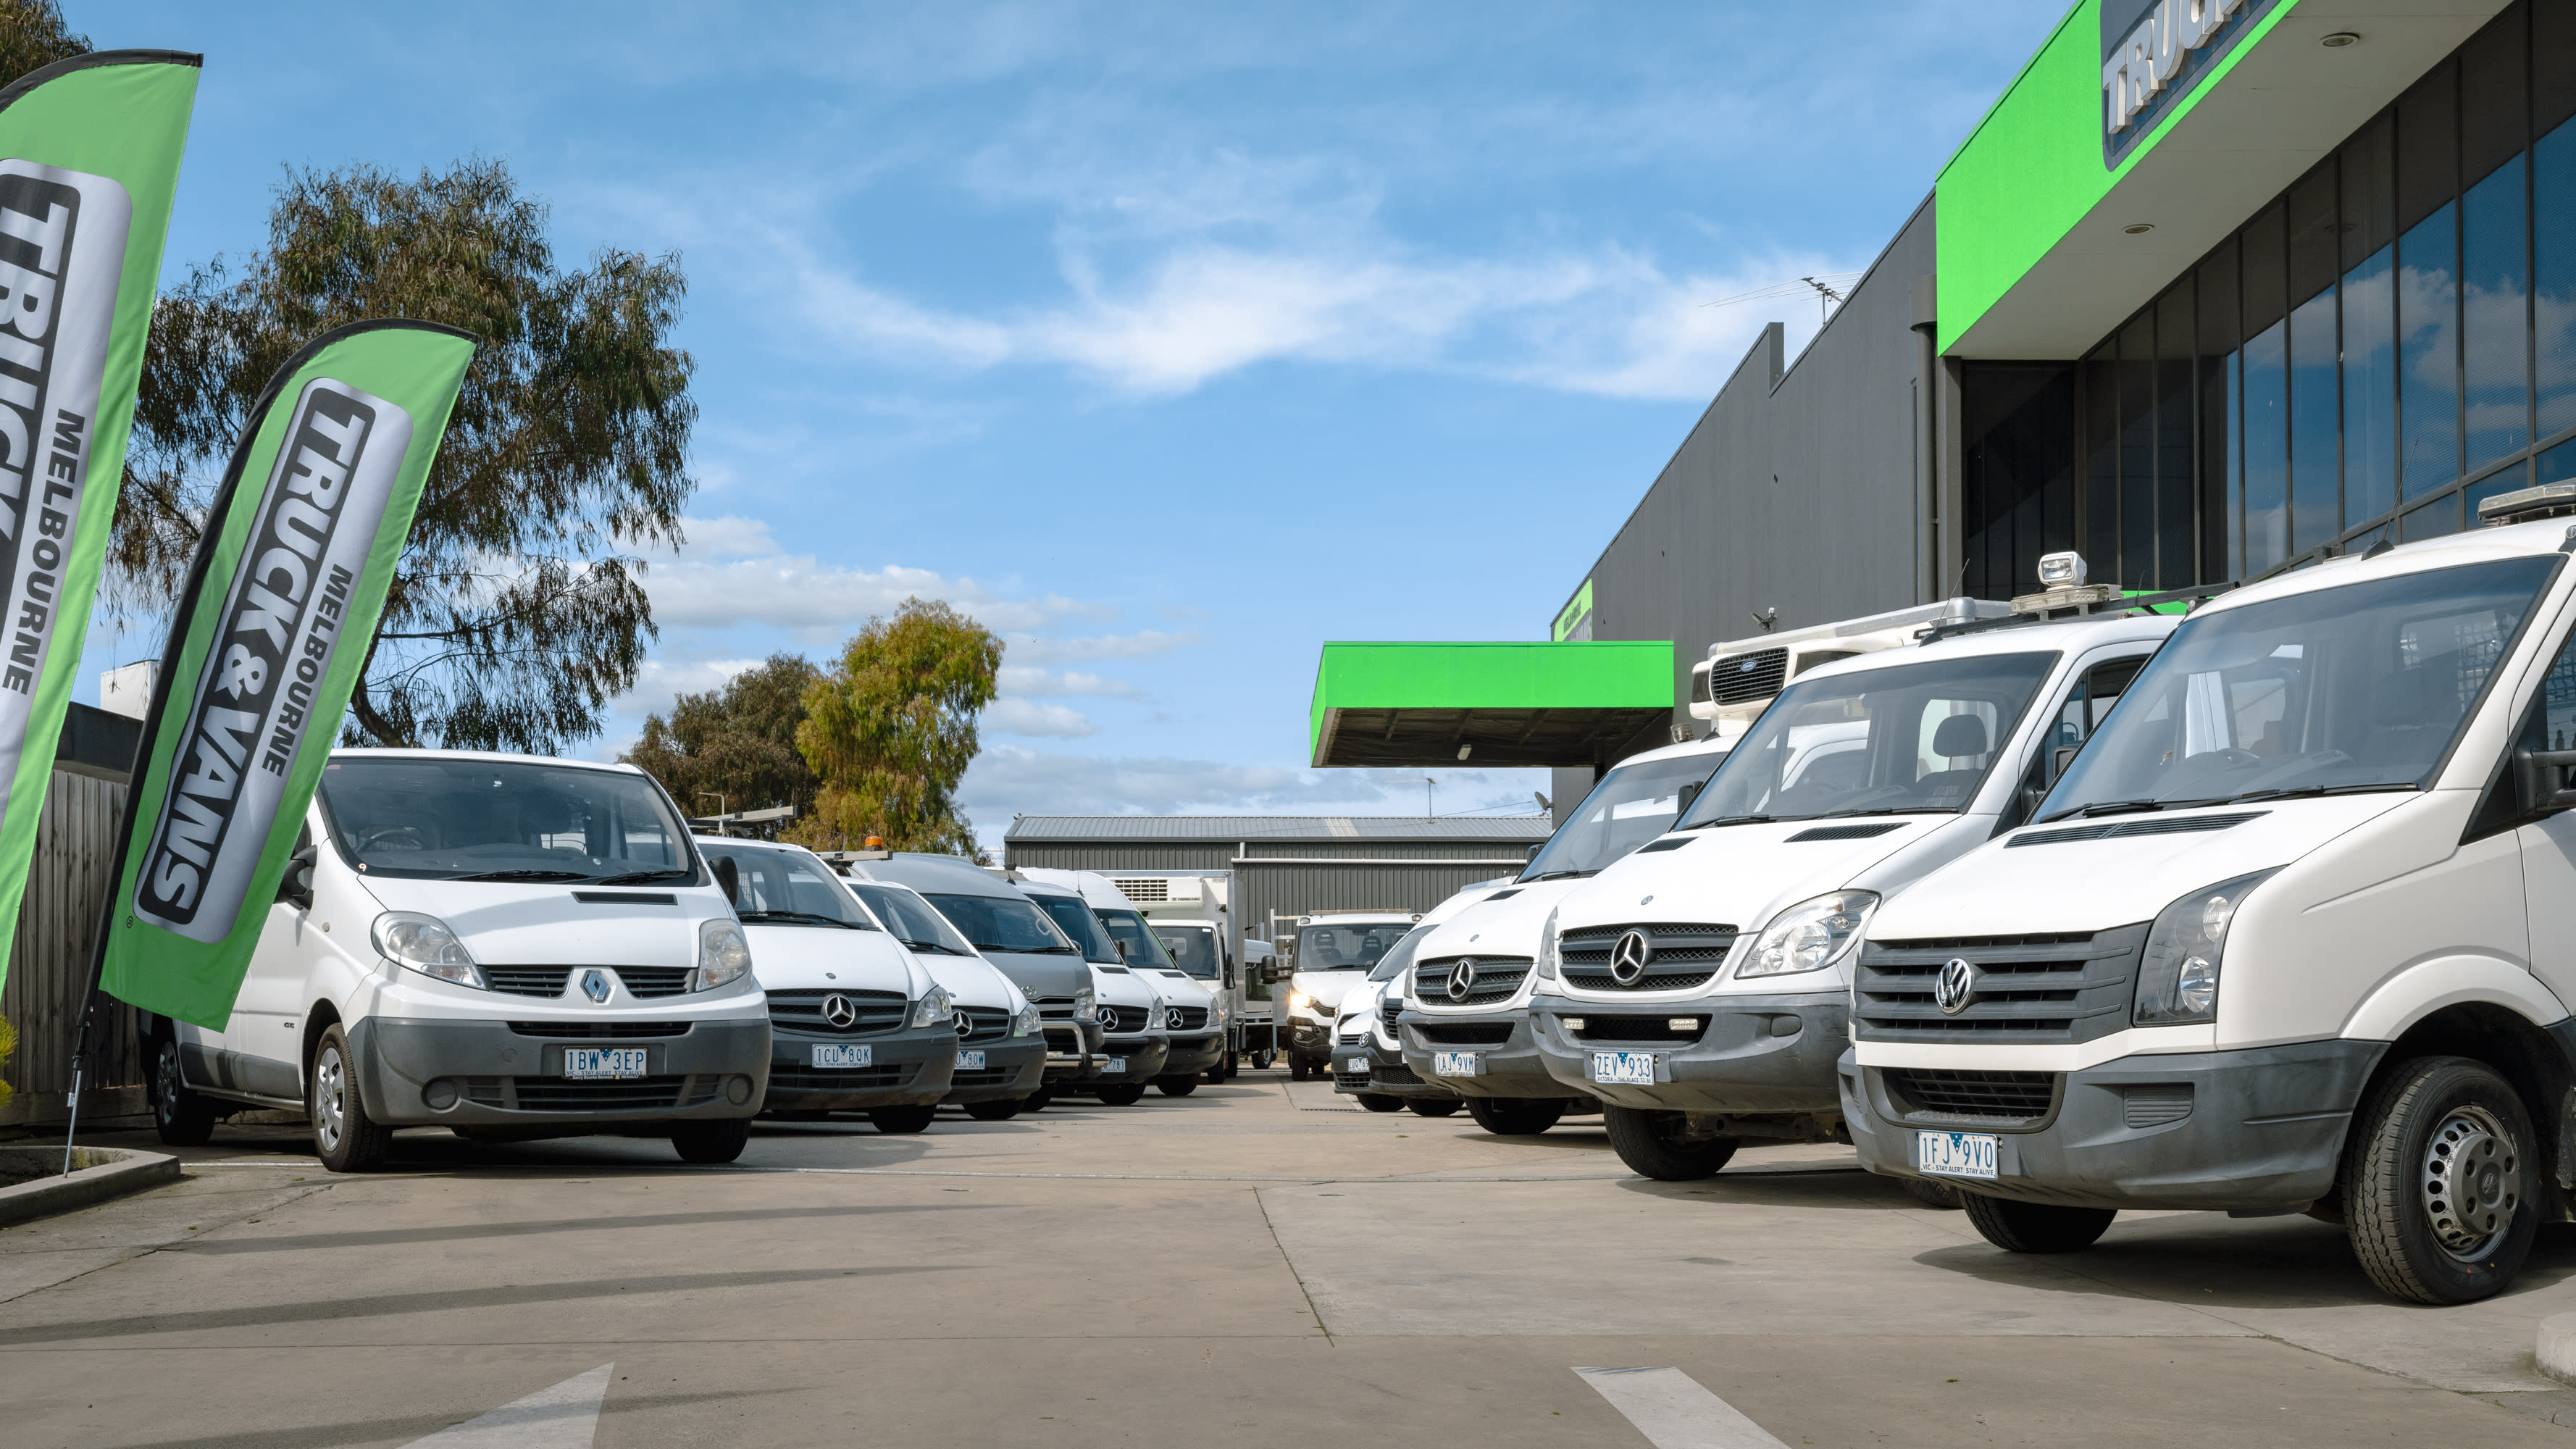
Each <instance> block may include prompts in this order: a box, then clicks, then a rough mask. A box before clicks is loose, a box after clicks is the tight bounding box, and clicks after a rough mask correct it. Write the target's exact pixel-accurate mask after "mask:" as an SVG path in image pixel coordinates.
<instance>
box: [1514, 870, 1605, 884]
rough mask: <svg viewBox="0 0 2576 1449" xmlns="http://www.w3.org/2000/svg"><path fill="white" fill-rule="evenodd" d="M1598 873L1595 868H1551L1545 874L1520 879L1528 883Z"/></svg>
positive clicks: (1581, 876) (1578, 877)
mask: <svg viewBox="0 0 2576 1449" xmlns="http://www.w3.org/2000/svg"><path fill="white" fill-rule="evenodd" d="M1600 873H1601V872H1599V871H1597V870H1552V871H1549V872H1547V873H1546V874H1545V875H1525V876H1522V877H1521V880H1522V881H1523V882H1524V883H1529V882H1535V881H1543V880H1564V879H1566V878H1567V877H1568V876H1571V877H1573V878H1575V879H1577V880H1581V879H1584V878H1585V877H1588V876H1596V875H1599V874H1600Z"/></svg>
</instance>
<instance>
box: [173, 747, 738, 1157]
mask: <svg viewBox="0 0 2576 1449" xmlns="http://www.w3.org/2000/svg"><path fill="white" fill-rule="evenodd" d="M304 829H305V838H304V840H303V843H302V844H300V845H299V846H298V848H297V851H296V854H295V856H294V858H293V860H292V861H290V862H289V864H288V867H287V872H286V879H285V881H284V883H283V884H282V885H281V886H280V888H279V891H278V899H277V902H276V903H275V904H274V905H272V906H270V907H269V908H268V921H267V924H266V926H265V927H264V928H263V929H262V931H261V934H260V938H259V944H258V946H257V947H256V948H255V949H254V951H253V952H252V955H251V960H250V967H249V971H248V973H247V974H246V975H245V976H244V977H243V979H242V985H241V993H240V995H239V997H238V998H237V999H236V1000H235V1002H234V1004H233V1012H232V1017H231V1020H230V1021H229V1022H227V1023H226V1025H225V1027H224V1029H223V1030H222V1031H208V1030H206V1029H204V1028H201V1027H196V1026H191V1025H188V1024H186V1023H184V1022H173V1021H170V1020H169V1019H168V1018H166V1017H157V1016H150V1015H146V1016H145V1017H144V1018H143V1021H142V1027H143V1031H144V1034H145V1039H146V1041H147V1042H148V1043H149V1044H150V1049H151V1055H152V1059H153V1062H152V1077H151V1089H150V1094H149V1095H150V1097H151V1099H152V1105H153V1112H154V1117H155V1121H156V1124H157V1125H158V1127H159V1129H160V1132H161V1136H162V1140H163V1141H165V1142H170V1143H173V1144H177V1145H189V1144H194V1143H201V1142H204V1141H205V1140H206V1138H207V1136H208V1135H209V1134H210V1133H211V1132H212V1130H213V1128H214V1124H215V1121H216V1119H217V1118H218V1117H220V1116H226V1115H230V1114H231V1113H233V1112H237V1111H241V1110H245V1109H255V1108H280V1107H282V1108H286V1109H288V1110H290V1111H301V1112H303V1113H305V1114H306V1115H307V1116H308V1117H309V1118H310V1119H311V1121H312V1123H313V1145H314V1147H315V1149H316V1151H317V1152H318V1153H319V1154H320V1156H321V1159H322V1164H323V1166H325V1167H327V1168H329V1169H330V1170H332V1171H334V1172H362V1171H366V1170H368V1169H370V1168H373V1167H376V1166H378V1165H380V1164H381V1163H382V1162H383V1161H384V1157H385V1150H386V1145H387V1142H388V1140H389V1139H390V1138H391V1136H392V1134H393V1131H394V1129H395V1128H398V1127H414V1126H435V1127H449V1128H453V1129H455V1131H456V1132H457V1133H458V1135H460V1136H465V1137H469V1138H478V1139H509V1138H525V1137H546V1136H568V1135H575V1134H580V1133H594V1132H615V1133H623V1134H628V1135H653V1136H668V1137H669V1138H670V1140H671V1145H672V1147H673V1148H674V1149H676V1150H677V1151H678V1152H679V1154H680V1156H681V1157H683V1158H685V1159H687V1160H689V1161H692V1162H730V1161H732V1160H733V1159H734V1158H735V1157H737V1156H739V1155H741V1153H742V1149H743V1144H744V1142H745V1141H746V1140H747V1138H748V1135H749V1127H750V1121H751V1118H752V1116H753V1114H755V1113H757V1112H758V1111H759V1110H760V1103H761V1097H762V1093H763V1092H764V1091H765V1090H766V1089H767V1086H768V1078H769V1055H770V1046H769V1035H770V1032H769V1009H768V1005H767V1003H766V1002H765V1001H764V1000H763V998H762V996H761V991H760V982H759V981H758V979H757V978H756V977H755V976H754V975H753V974H752V952H751V947H750V945H749V943H748V942H747V940H746V939H745V937H744V933H743V928H742V926H741V924H740V923H739V922H737V921H736V920H735V919H734V914H733V907H732V905H731V904H730V903H729V902H728V901H727V900H726V899H725V894H724V892H723V890H722V889H720V888H719V887H718V886H717V885H716V881H715V876H714V874H713V873H712V872H711V871H710V870H709V869H708V867H707V865H706V863H705V862H704V861H702V860H701V859H700V858H699V856H698V853H697V851H696V850H695V849H694V848H693V847H692V845H691V842H690V839H689V833H688V828H687V825H686V823H685V821H684V818H683V816H682V815H681V813H680V811H679V810H678V809H677V808H676V807H675V806H673V805H672V803H671V800H670V797H669V796H667V795H665V794H664V793H663V791H662V788H661V786H659V785H657V784H655V783H654V781H653V779H652V777H651V776H648V775H646V774H644V773H643V772H642V771H640V770H637V769H635V768H634V767H632V766H628V765H592V764H583V763H580V762H577V761H572V760H551V759H537V758H532V757H528V756H520V755H496V754H477V753H469V752H465V751H456V750H338V751H335V752H333V754H332V756H331V759H330V761H329V762H328V763H327V764H325V765H324V766H323V768H322V780H321V786H320V788H319V789H318V790H317V791H316V792H315V794H314V798H313V803H312V805H311V806H310V807H309V808H308V810H307V812H306V816H305V827H304Z"/></svg>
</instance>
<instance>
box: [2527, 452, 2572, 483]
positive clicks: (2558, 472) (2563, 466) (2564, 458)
mask: <svg viewBox="0 0 2576 1449" xmlns="http://www.w3.org/2000/svg"><path fill="white" fill-rule="evenodd" d="M2533 468H2534V471H2536V472H2537V473H2538V474H2539V478H2540V481H2541V482H2543V483H2566V482H2570V481H2576V442H2566V443H2561V444H2559V445H2558V446H2557V447H2555V448H2552V449H2550V450H2549V451H2548V452H2546V453H2543V454H2541V455H2540V458H2539V460H2538V461H2537V462H2536V463H2535V464H2534V465H2533Z"/></svg>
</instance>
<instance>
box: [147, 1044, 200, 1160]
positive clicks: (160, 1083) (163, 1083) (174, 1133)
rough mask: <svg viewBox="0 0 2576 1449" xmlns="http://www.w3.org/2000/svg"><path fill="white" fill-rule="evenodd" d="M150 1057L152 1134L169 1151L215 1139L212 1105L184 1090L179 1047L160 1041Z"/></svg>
mask: <svg viewBox="0 0 2576 1449" xmlns="http://www.w3.org/2000/svg"><path fill="white" fill-rule="evenodd" d="M154 1045H155V1050H154V1051H153V1053H152V1130H154V1131H156V1132H158V1133H160V1134H161V1140H162V1142H164V1143H165V1144H167V1145H169V1146H172V1147H203V1146H205V1145H206V1140H207V1139H208V1138H210V1137H212V1136H214V1135H215V1104H214V1103H212V1102H210V1101H207V1100H206V1099H205V1098H203V1097H200V1096H198V1095H197V1094H196V1093H194V1092H192V1091H189V1090H188V1082H187V1078H185V1077H183V1076H182V1075H180V1072H179V1044H178V1043H177V1042H176V1041H173V1040H171V1039H170V1038H168V1037H166V1036H165V1037H162V1038H161V1039H160V1040H159V1041H158V1042H156V1043H155V1044H154Z"/></svg>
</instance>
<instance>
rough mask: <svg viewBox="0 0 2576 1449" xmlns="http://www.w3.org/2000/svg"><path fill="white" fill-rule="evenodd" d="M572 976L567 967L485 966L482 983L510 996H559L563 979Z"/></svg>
mask: <svg viewBox="0 0 2576 1449" xmlns="http://www.w3.org/2000/svg"><path fill="white" fill-rule="evenodd" d="M570 975H572V968H571V967H569V966H486V967H484V968H483V983H484V984H485V985H487V986H489V987H491V988H492V989H493V990H495V991H506V992H508V993H510V994H511V995H512V996H545V997H554V996H561V995H563V993H564V978H566V977H568V976H570Z"/></svg>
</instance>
